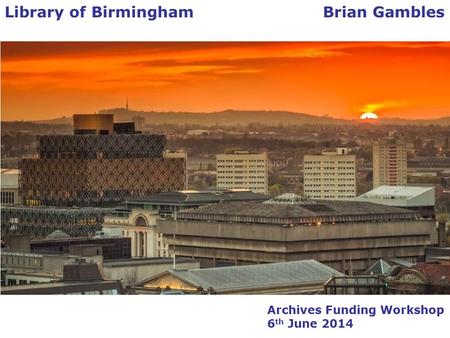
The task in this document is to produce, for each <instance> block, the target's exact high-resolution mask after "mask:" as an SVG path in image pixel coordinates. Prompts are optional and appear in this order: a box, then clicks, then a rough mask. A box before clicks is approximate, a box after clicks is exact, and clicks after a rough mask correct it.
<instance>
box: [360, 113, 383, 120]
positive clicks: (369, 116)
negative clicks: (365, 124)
mask: <svg viewBox="0 0 450 338" xmlns="http://www.w3.org/2000/svg"><path fill="white" fill-rule="evenodd" d="M359 118H360V119H361V120H376V119H378V115H377V114H375V113H372V112H367V113H364V114H361V116H360V117H359Z"/></svg>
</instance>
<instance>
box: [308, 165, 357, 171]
mask: <svg viewBox="0 0 450 338" xmlns="http://www.w3.org/2000/svg"><path fill="white" fill-rule="evenodd" d="M320 169H322V170H347V169H348V170H355V167H354V166H353V167H322V166H315V167H304V170H320Z"/></svg>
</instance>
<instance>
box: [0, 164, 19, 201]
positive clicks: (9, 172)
mask: <svg viewBox="0 0 450 338" xmlns="http://www.w3.org/2000/svg"><path fill="white" fill-rule="evenodd" d="M19 203H20V199H19V170H17V169H1V200H0V204H1V205H14V204H19Z"/></svg>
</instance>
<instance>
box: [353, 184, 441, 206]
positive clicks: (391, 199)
mask: <svg viewBox="0 0 450 338" xmlns="http://www.w3.org/2000/svg"><path fill="white" fill-rule="evenodd" d="M356 200H357V201H361V202H371V203H376V204H382V205H389V206H393V207H403V208H417V207H434V204H435V191H434V186H432V187H414V186H387V185H381V186H379V187H377V188H375V189H373V190H371V191H368V192H366V193H365V194H362V195H360V196H358V197H357V198H356Z"/></svg>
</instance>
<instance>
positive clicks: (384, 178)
mask: <svg viewBox="0 0 450 338" xmlns="http://www.w3.org/2000/svg"><path fill="white" fill-rule="evenodd" d="M406 153H407V151H406V143H405V142H403V141H400V140H398V139H396V138H393V137H391V138H386V139H384V140H381V141H379V142H374V143H373V159H372V161H373V187H374V188H376V187H379V186H380V185H406V183H407V176H408V172H407V158H406Z"/></svg>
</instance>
